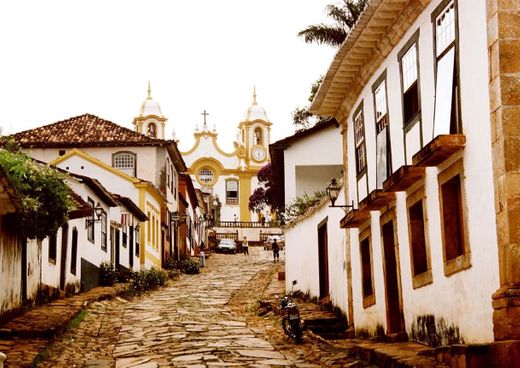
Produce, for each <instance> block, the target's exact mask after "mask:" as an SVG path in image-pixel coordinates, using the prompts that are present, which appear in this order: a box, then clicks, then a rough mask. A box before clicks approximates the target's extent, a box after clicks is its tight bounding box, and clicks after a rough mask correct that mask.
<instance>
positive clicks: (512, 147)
mask: <svg viewBox="0 0 520 368" xmlns="http://www.w3.org/2000/svg"><path fill="white" fill-rule="evenodd" d="M504 162H505V169H506V172H511V171H513V172H520V138H517V137H514V136H508V137H507V136H506V137H504ZM519 214H520V213H519Z"/></svg>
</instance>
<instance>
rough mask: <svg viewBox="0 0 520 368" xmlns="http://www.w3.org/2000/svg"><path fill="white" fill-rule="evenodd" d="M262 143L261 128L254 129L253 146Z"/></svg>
mask: <svg viewBox="0 0 520 368" xmlns="http://www.w3.org/2000/svg"><path fill="white" fill-rule="evenodd" d="M263 141H264V138H263V134H262V128H255V144H257V145H262V144H263Z"/></svg>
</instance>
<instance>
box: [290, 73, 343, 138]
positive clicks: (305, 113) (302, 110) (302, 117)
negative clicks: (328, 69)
mask: <svg viewBox="0 0 520 368" xmlns="http://www.w3.org/2000/svg"><path fill="white" fill-rule="evenodd" d="M322 81H323V76H321V77H320V78H319V79H317V80H316V81H315V82H314V83H313V84H312V86H311V91H310V94H309V103H312V101H313V100H314V96H316V93H318V89H319V88H320V85H321V82H322ZM309 108H310V105H307V106H304V107H297V108H296V109H294V111H293V113H292V116H293V124H294V127H295V130H296V132H301V131H303V130H307V129H309V128H311V127H313V126H314V125H316V124H320V123H325V122H328V121H333V120H335V118H330V117H323V116H320V115H314V114H312V113H311V112H310V111H309Z"/></svg>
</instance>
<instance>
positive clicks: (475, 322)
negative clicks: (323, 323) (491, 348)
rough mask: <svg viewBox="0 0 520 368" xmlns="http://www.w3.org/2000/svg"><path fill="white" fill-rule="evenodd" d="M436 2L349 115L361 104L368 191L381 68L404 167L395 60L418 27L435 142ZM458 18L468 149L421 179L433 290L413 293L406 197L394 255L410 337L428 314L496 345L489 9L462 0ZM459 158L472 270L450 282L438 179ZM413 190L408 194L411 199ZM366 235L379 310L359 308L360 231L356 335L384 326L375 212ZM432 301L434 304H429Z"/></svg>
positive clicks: (427, 130)
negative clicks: (433, 17)
mask: <svg viewBox="0 0 520 368" xmlns="http://www.w3.org/2000/svg"><path fill="white" fill-rule="evenodd" d="M439 3H440V1H433V2H432V3H431V4H430V5H429V6H428V7H427V9H426V10H425V11H424V13H423V14H422V15H421V16H419V17H418V18H417V20H416V22H415V23H414V25H413V26H412V27H411V28H410V29H409V31H408V32H407V33H406V35H405V36H404V37H403V39H402V40H401V41H400V42H399V44H398V45H396V47H395V49H394V50H393V51H392V52H391V53H390V55H389V56H388V57H387V59H386V61H385V62H384V63H383V64H382V65H381V66H380V67H379V68H378V70H377V71H376V72H375V73H374V74H373V76H372V78H371V80H370V81H369V82H368V83H367V85H366V86H365V88H364V89H363V92H362V94H361V95H360V96H359V98H358V101H357V102H356V103H355V104H354V109H355V108H356V107H357V106H358V105H359V103H360V102H361V101H363V106H364V117H365V136H366V142H367V146H366V148H367V158H368V177H369V192H370V191H372V190H373V189H375V186H376V182H375V179H376V178H375V176H376V175H375V170H376V165H375V155H376V150H375V124H374V108H373V96H372V85H373V83H374V82H375V80H376V79H377V78H378V77H379V75H380V74H381V73H382V72H383V70H385V69H386V70H387V83H388V88H387V90H388V104H389V114H390V127H391V139H392V158H393V170H397V169H398V168H399V167H400V166H401V165H403V164H404V163H405V161H404V147H403V138H402V137H403V135H402V134H403V133H402V125H403V123H402V112H401V96H400V93H401V87H400V80H399V78H400V74H399V67H398V58H397V53H398V51H399V50H400V49H401V48H402V47H403V46H404V43H406V42H407V41H408V39H409V38H410V36H411V35H412V34H413V33H415V31H416V30H417V29H418V28H420V37H419V60H420V78H421V79H420V83H421V92H420V93H421V110H422V112H421V113H422V120H423V138H424V143H425V144H426V143H428V142H429V141H430V140H431V139H432V126H433V115H434V111H433V110H434V101H435V100H434V92H435V83H434V64H433V34H432V24H431V13H432V11H433V9H434V8H435V7H436V6H437V5H438V4H439ZM458 16H459V43H460V49H459V51H460V56H459V63H460V86H461V114H462V125H463V133H464V135H465V137H466V148H465V149H464V150H463V151H462V152H461V153H460V154H458V155H456V156H455V157H453V158H452V159H450V160H449V161H448V162H445V163H444V164H443V165H441V166H439V167H438V168H428V169H427V172H426V177H425V197H426V213H427V218H428V234H429V244H430V257H431V269H432V274H433V283H431V284H429V285H426V286H423V287H420V288H418V289H413V287H412V280H411V265H410V246H409V238H408V225H407V209H406V195H407V194H406V193H398V195H397V200H396V213H397V219H396V223H397V237H398V255H399V262H400V267H401V272H400V274H401V287H402V290H401V292H402V300H403V312H404V319H405V325H406V329H407V331H409V330H410V327H411V324H412V322H413V321H414V319H415V318H416V317H417V316H419V315H424V314H433V315H434V316H435V317H436V318H437V319H439V318H444V319H445V320H446V321H447V322H448V323H453V324H454V325H455V326H457V327H458V328H459V329H460V332H461V335H462V336H463V338H464V339H465V340H466V342H472V343H481V342H489V341H492V340H493V323H492V312H493V309H492V306H491V295H492V294H493V292H494V291H495V290H496V289H497V288H498V286H499V280H498V251H497V240H496V229H495V224H496V222H495V204H494V194H493V193H494V192H493V177H492V161H491V138H490V123H489V113H490V112H489V92H488V54H487V28H486V4H485V2H483V1H471V0H459V1H458ZM352 119H353V111H351V113H350V115H349V117H348V131H347V140H348V144H347V146H348V149H349V150H348V166H349V171H348V174H349V183H348V184H349V190H348V196H349V200H350V199H351V198H353V199H354V200H356V198H357V191H356V185H357V181H356V173H355V154H354V137H353V131H352V123H351V122H352ZM458 158H463V160H464V176H463V181H464V184H463V185H464V189H465V199H466V204H467V208H466V211H465V221H466V222H467V229H468V239H469V248H470V252H471V267H470V268H469V269H467V270H463V271H459V272H457V273H455V274H453V275H451V276H448V277H447V276H445V275H444V261H443V254H442V239H441V233H442V231H441V223H440V208H439V186H438V179H437V178H438V174H439V173H440V172H441V171H442V170H444V169H445V168H448V167H449V165H450V164H451V163H453V162H454V161H455V160H456V159H458ZM411 191H412V190H410V191H409V192H408V194H411ZM363 197H364V194H363V195H361V196H360V198H359V199H360V200H361V199H362V198H363ZM371 236H372V242H371V246H372V254H373V274H374V286H375V293H376V304H375V305H374V306H372V307H369V308H367V309H364V308H363V306H362V304H361V303H362V300H361V289H360V287H361V277H360V276H361V269H360V256H359V239H358V230H350V239H351V249H352V273H353V275H352V276H353V294H354V312H355V324H356V328H362V327H367V328H372V327H375V325H376V324H377V323H381V324H383V326H386V314H385V313H386V312H385V294H384V276H383V271H382V250H381V236H380V221H379V212H377V211H375V212H374V211H373V212H372V221H371ZM432 300H434V301H435V303H432Z"/></svg>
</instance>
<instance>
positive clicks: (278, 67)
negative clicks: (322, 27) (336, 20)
mask: <svg viewBox="0 0 520 368" xmlns="http://www.w3.org/2000/svg"><path fill="white" fill-rule="evenodd" d="M334 2H335V0H254V1H253V0H233V1H232V0H221V1H216V0H197V1H195V0H191V1H187V0H185V1H177V0H161V1H159V0H146V1H144V0H143V1H137V0H90V1H73V0H64V1H56V0H48V1H40V0H35V1H23V0H17V1H2V2H1V3H0V50H1V51H0V55H1V57H0V126H1V127H2V128H3V133H4V134H7V133H14V132H18V131H21V130H25V129H30V128H34V127H37V126H41V125H45V124H49V123H53V122H56V121H59V120H63V119H67V118H69V117H72V116H77V115H81V114H84V113H92V114H94V115H98V116H99V117H101V118H104V119H107V120H110V121H113V122H115V123H117V124H120V125H123V126H126V127H128V128H132V124H131V122H132V119H133V118H134V117H135V116H137V115H138V113H139V109H140V106H141V103H142V102H143V101H144V100H145V98H146V95H147V92H146V90H147V83H148V81H150V82H151V86H152V97H153V98H154V99H155V100H157V101H158V102H159V104H160V105H161V109H162V112H163V114H164V115H165V117H166V118H168V122H167V138H171V132H172V129H173V128H174V129H175V131H176V133H177V136H176V138H177V139H179V140H180V148H181V149H182V150H185V149H187V148H189V147H191V145H192V143H193V131H194V128H195V125H196V124H199V126H200V125H201V122H202V116H201V115H200V114H201V112H202V111H203V110H204V109H206V110H207V111H208V112H209V114H210V115H209V116H208V124H209V126H210V127H213V126H214V125H215V126H216V129H217V132H218V133H219V143H220V145H221V146H222V147H223V148H227V149H230V148H231V147H232V143H231V142H232V141H233V140H234V138H235V133H236V127H237V125H238V123H239V122H240V121H241V120H243V118H244V116H245V112H246V110H247V108H248V107H249V105H250V104H251V102H252V93H253V85H256V90H257V100H258V104H259V105H261V106H262V107H264V108H265V110H266V111H267V116H268V117H269V119H270V120H271V121H272V123H273V128H272V139H271V142H273V141H275V140H278V139H281V138H283V137H285V136H287V135H290V134H293V126H292V119H291V112H292V111H293V110H294V109H295V108H296V107H297V106H302V105H305V104H306V103H307V98H308V96H309V92H310V86H311V84H312V82H314V81H315V80H316V79H317V78H318V77H319V76H320V75H322V74H325V72H326V71H327V69H328V67H329V65H330V63H331V61H332V58H333V56H334V53H335V50H334V49H332V48H330V47H328V46H319V45H311V44H306V43H305V42H304V41H303V40H302V39H301V38H299V37H297V36H296V34H297V33H298V31H300V30H301V29H303V28H304V27H305V26H307V25H309V24H314V23H319V22H322V21H325V20H326V19H327V18H326V16H325V11H324V10H325V6H326V5H327V4H330V3H334Z"/></svg>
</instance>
